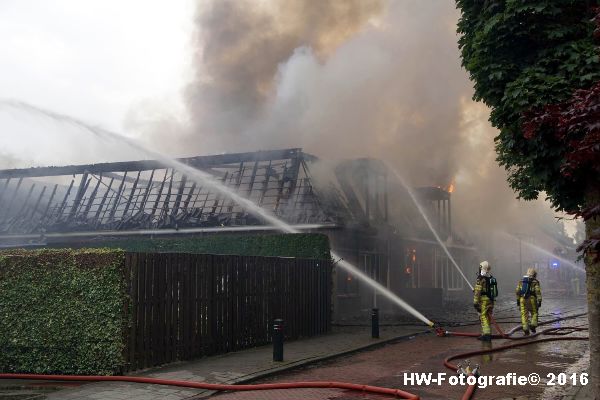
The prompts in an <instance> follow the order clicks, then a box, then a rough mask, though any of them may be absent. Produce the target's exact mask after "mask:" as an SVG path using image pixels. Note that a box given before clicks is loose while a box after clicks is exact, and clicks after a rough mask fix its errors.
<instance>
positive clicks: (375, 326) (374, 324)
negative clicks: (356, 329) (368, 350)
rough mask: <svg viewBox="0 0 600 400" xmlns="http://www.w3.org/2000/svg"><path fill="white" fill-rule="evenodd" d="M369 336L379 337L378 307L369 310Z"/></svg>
mask: <svg viewBox="0 0 600 400" xmlns="http://www.w3.org/2000/svg"><path fill="white" fill-rule="evenodd" d="M371 337H372V338H373V339H379V309H377V308H374V309H373V310H372V312H371Z"/></svg>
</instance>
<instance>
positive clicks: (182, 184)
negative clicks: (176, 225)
mask: <svg viewBox="0 0 600 400" xmlns="http://www.w3.org/2000/svg"><path fill="white" fill-rule="evenodd" d="M186 182H187V177H186V176H185V175H183V176H182V177H181V181H180V182H179V189H177V196H175V203H174V204H173V209H172V210H171V216H172V217H175V216H177V213H178V212H179V206H180V204H181V199H182V197H183V191H184V190H185V184H186Z"/></svg>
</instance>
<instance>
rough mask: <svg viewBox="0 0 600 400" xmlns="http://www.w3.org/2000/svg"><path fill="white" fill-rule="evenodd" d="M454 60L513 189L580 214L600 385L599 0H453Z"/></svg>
mask: <svg viewBox="0 0 600 400" xmlns="http://www.w3.org/2000/svg"><path fill="white" fill-rule="evenodd" d="M456 4H457V7H458V8H459V10H460V11H461V18H460V20H459V24H458V32H459V34H460V38H459V48H460V51H461V57H462V65H463V67H465V69H466V70H467V71H468V72H469V75H470V78H471V80H472V81H473V82H474V89H475V94H474V99H475V100H478V101H483V102H484V103H485V104H486V105H488V106H489V107H490V109H491V113H490V122H491V123H492V125H493V126H495V127H496V128H498V129H499V134H498V136H496V138H495V139H494V141H495V146H496V152H497V155H498V157H497V161H498V162H499V163H500V165H502V166H504V167H505V168H506V170H507V171H508V175H509V178H508V181H509V184H510V185H511V187H512V188H513V189H514V190H515V191H516V192H517V195H518V197H519V198H522V199H525V200H532V199H536V198H537V197H538V196H539V195H540V193H542V192H544V193H545V194H546V196H547V199H548V200H549V201H550V202H551V204H552V206H553V207H554V208H555V209H556V210H557V211H565V212H567V213H570V214H573V215H575V216H578V217H582V218H583V219H584V221H585V223H586V241H585V242H584V244H583V245H582V246H581V247H580V251H582V252H583V256H584V258H585V261H586V275H587V287H588V310H589V315H588V318H589V327H590V349H591V384H592V385H594V388H593V390H594V393H600V358H599V356H600V257H599V256H598V254H599V251H600V49H599V47H598V45H599V44H600V7H599V6H600V0H456Z"/></svg>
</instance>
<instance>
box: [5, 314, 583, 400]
mask: <svg viewBox="0 0 600 400" xmlns="http://www.w3.org/2000/svg"><path fill="white" fill-rule="evenodd" d="M565 319H569V318H557V319H554V320H550V321H546V322H544V323H541V324H540V325H547V324H550V323H553V322H557V321H562V320H565ZM492 321H493V322H494V324H495V326H496V329H497V330H498V331H499V332H500V335H494V336H496V337H499V338H505V339H512V340H517V339H519V338H511V337H510V335H512V334H513V333H514V332H515V331H516V330H518V328H519V327H518V326H517V327H516V328H514V329H512V330H511V331H509V333H508V334H506V333H504V332H502V330H501V329H500V327H499V326H498V324H496V322H495V320H493V318H492ZM587 329H588V328H583V327H560V328H548V329H545V330H542V331H540V332H538V333H536V334H535V335H533V336H531V337H529V338H532V337H535V336H538V335H542V334H545V335H558V336H562V335H567V334H569V333H573V332H577V331H584V330H587ZM561 331H565V332H561ZM436 333H437V334H438V336H450V335H452V336H468V337H471V336H478V334H473V333H469V332H448V331H443V330H441V328H439V327H438V328H436ZM557 340H588V338H587V337H554V338H545V339H537V340H529V341H527V342H521V343H513V344H509V345H504V346H499V347H494V348H492V349H486V350H477V351H471V352H466V353H460V354H454V355H452V356H450V357H447V358H446V359H445V360H444V366H446V367H447V368H449V369H451V370H452V371H455V372H456V371H457V370H459V366H457V365H455V364H452V363H451V362H450V361H452V360H456V359H465V358H467V357H472V356H477V355H483V354H489V353H495V352H500V351H504V350H508V349H512V348H516V347H522V346H528V345H530V344H535V343H543V342H550V341H557ZM0 379H31V380H50V381H71V382H72V381H76V382H132V383H147V384H155V385H166V386H178V387H187V388H193V389H204V390H215V391H250V390H273V389H301V388H325V389H345V390H353V391H360V392H363V393H373V394H383V395H391V396H395V397H399V398H402V399H411V400H419V399H420V397H419V396H417V395H416V394H413V393H409V392H406V391H404V390H400V389H393V388H386V387H379V386H370V385H361V384H356V383H348V382H335V381H332V382H327V381H317V382H281V383H266V384H264V383H263V384H252V385H248V384H243V385H232V384H219V383H204V382H190V381H177V380H168V379H158V378H145V377H136V376H83V375H40V374H19V373H2V374H0ZM475 387H476V386H475V385H469V386H468V387H467V390H466V391H465V393H464V394H463V397H462V400H469V399H471V398H472V396H473V394H474V392H475Z"/></svg>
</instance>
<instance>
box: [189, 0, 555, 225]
mask: <svg viewBox="0 0 600 400" xmlns="http://www.w3.org/2000/svg"><path fill="white" fill-rule="evenodd" d="M256 4H257V2H249V1H233V0H225V1H224V0H209V1H205V2H200V3H199V4H198V15H197V17H196V26H197V51H196V53H195V55H194V62H195V68H196V76H195V79H194V81H193V82H192V83H191V84H190V85H189V87H188V88H187V91H186V93H185V98H186V103H187V108H188V113H189V118H190V121H189V123H190V126H189V129H186V131H187V134H186V138H185V140H183V141H182V142H184V143H185V152H190V151H191V152H196V153H200V154H209V153H215V152H232V151H252V150H258V149H271V148H282V147H303V148H304V149H305V150H306V151H308V152H311V153H314V154H315V155H317V156H319V157H321V158H325V159H328V160H336V159H338V160H339V159H345V158H352V157H365V156H366V157H376V158H380V159H382V160H384V161H385V162H387V163H389V164H390V165H393V166H394V167H396V168H398V169H399V170H400V171H401V172H402V173H403V174H404V175H405V176H406V178H407V179H408V180H409V181H410V182H411V183H412V184H414V185H434V186H447V185H449V184H450V183H451V182H453V181H454V182H455V183H456V191H455V193H454V198H453V200H454V202H453V205H454V206H453V208H454V210H455V216H456V217H457V218H455V221H456V222H457V225H458V226H460V225H462V228H463V230H464V231H471V232H479V231H491V230H501V231H510V232H522V231H525V230H528V231H530V230H531V229H530V228H531V226H532V225H535V226H537V225H539V222H540V221H545V223H546V225H547V224H548V221H550V224H553V223H554V222H553V214H552V212H551V210H550V209H549V207H548V205H547V204H546V203H544V202H543V200H540V201H537V202H531V203H524V202H518V201H516V200H515V194H514V193H513V192H512V190H510V188H509V187H508V185H507V183H506V174H505V172H504V171H503V170H502V169H501V168H499V167H498V166H497V165H496V162H495V153H494V150H493V140H492V139H493V137H494V136H495V134H496V131H495V130H494V129H492V128H491V127H490V126H489V123H488V122H487V117H488V113H489V112H488V110H487V109H486V108H485V107H484V106H482V105H480V104H476V103H473V102H472V101H471V100H470V97H471V95H472V84H471V82H469V80H468V78H467V74H466V72H465V71H464V70H462V69H461V67H460V59H459V52H458V49H457V44H456V42H457V35H456V22H457V19H458V11H457V10H456V9H455V7H454V3H453V2H452V1H427V2H423V1H418V0H406V1H401V2H400V1H389V2H383V1H382V2H379V1H365V0H352V1H328V2H320V1H311V0H293V1H285V2H284V1H273V2H261V3H259V4H261V5H260V6H258V7H257V6H256ZM182 150H183V148H182Z"/></svg>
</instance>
